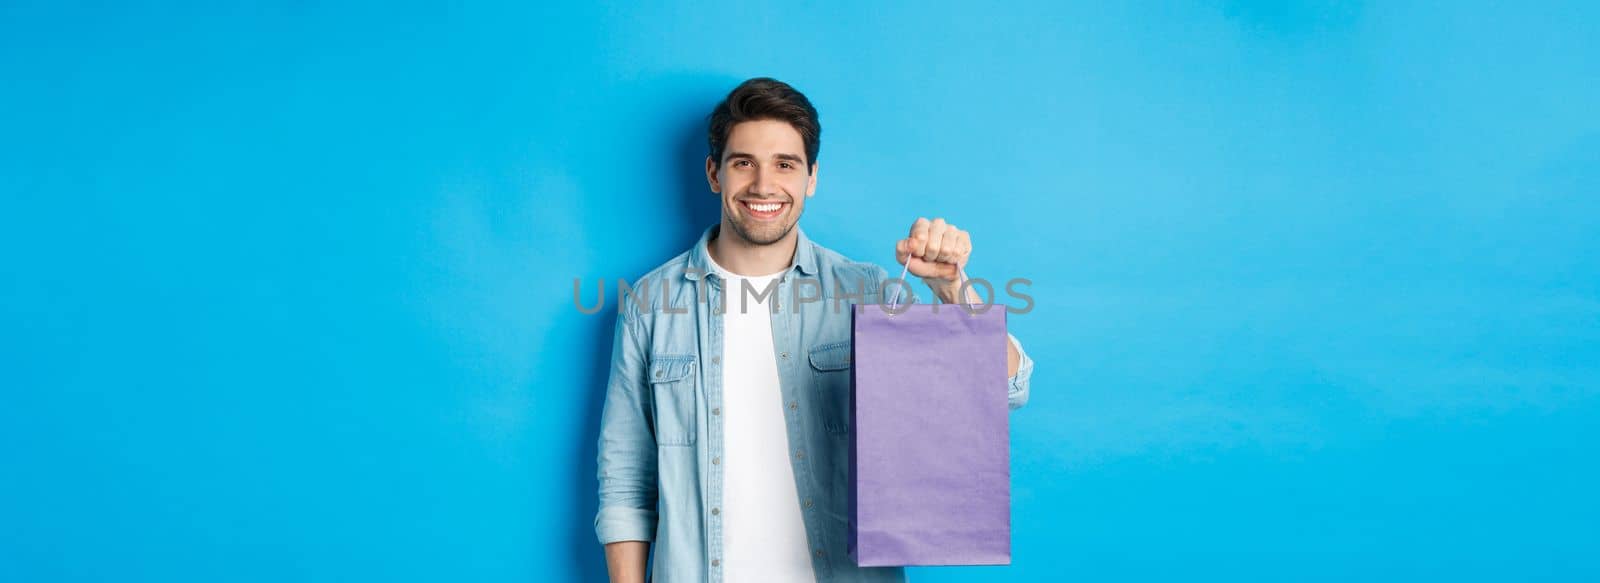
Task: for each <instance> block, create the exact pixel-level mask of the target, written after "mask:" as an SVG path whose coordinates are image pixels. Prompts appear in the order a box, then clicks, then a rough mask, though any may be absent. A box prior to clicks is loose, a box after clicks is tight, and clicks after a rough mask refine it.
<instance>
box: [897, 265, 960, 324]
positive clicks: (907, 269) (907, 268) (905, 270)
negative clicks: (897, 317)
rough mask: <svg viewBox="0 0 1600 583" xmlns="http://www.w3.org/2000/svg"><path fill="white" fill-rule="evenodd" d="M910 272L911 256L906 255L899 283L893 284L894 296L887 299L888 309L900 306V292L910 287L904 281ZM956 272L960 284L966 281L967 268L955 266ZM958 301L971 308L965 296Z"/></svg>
mask: <svg viewBox="0 0 1600 583" xmlns="http://www.w3.org/2000/svg"><path fill="white" fill-rule="evenodd" d="M910 272H911V256H910V255H906V266H905V267H904V268H901V269H900V285H898V286H895V288H894V297H893V299H890V300H889V310H891V311H893V310H894V309H895V308H898V307H900V292H902V291H905V288H907V287H910V285H911V284H910V283H907V282H906V274H907V273H910ZM956 274H957V276H958V277H960V278H961V283H962V284H966V283H967V270H965V269H962V268H960V267H957V268H956ZM958 303H960V304H961V305H964V306H966V307H967V308H968V309H971V308H972V302H969V301H967V298H961V301H960V302H958Z"/></svg>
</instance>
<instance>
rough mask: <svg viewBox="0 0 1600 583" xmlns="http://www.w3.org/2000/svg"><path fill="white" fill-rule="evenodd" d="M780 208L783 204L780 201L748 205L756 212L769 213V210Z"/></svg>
mask: <svg viewBox="0 0 1600 583" xmlns="http://www.w3.org/2000/svg"><path fill="white" fill-rule="evenodd" d="M780 208H783V204H781V203H770V204H753V203H752V204H751V205H750V209H751V210H754V211H756V212H758V213H770V212H772V211H775V210H778V209H780Z"/></svg>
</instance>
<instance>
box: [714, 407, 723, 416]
mask: <svg viewBox="0 0 1600 583" xmlns="http://www.w3.org/2000/svg"><path fill="white" fill-rule="evenodd" d="M711 414H712V415H721V414H722V407H717V408H715V409H712V410H711Z"/></svg>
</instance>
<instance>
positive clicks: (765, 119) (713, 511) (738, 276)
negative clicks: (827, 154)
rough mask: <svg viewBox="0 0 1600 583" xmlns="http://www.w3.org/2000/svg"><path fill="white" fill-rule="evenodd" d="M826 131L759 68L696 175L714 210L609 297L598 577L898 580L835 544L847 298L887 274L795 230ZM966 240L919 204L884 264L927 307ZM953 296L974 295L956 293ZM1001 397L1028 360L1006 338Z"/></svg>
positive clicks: (667, 582)
mask: <svg viewBox="0 0 1600 583" xmlns="http://www.w3.org/2000/svg"><path fill="white" fill-rule="evenodd" d="M821 133H822V128H821V125H820V124H819V123H818V121H817V112H816V109H815V108H813V107H812V105H811V102H810V101H809V100H807V99H806V97H805V96H804V95H802V94H801V93H800V92H799V91H796V90H795V89H794V88H793V87H790V86H789V85H787V84H784V83H782V82H779V81H776V80H773V79H766V78H759V79H751V80H749V81H746V82H744V83H743V84H741V85H739V86H738V87H737V88H735V89H734V90H733V92H731V93H729V94H728V97H727V99H725V100H723V101H722V102H721V103H720V104H718V105H717V107H716V109H715V110H713V111H712V113H711V116H710V128H709V132H708V138H709V142H710V150H711V151H710V155H708V156H707V157H706V168H705V170H706V180H707V181H708V182H709V184H710V186H711V191H712V192H713V193H717V194H718V195H719V196H720V197H721V201H722V205H721V206H722V217H721V221H720V222H719V223H718V224H716V225H714V226H712V227H711V228H709V229H707V230H706V232H705V234H704V235H703V236H701V238H700V241H699V242H698V243H696V244H695V246H694V247H693V248H691V249H689V250H688V251H686V252H684V253H682V254H680V255H678V256H677V257H675V258H673V259H672V260H671V261H668V262H667V263H665V264H663V265H662V266H660V267H658V268H656V269H655V270H653V271H651V272H650V273H648V274H646V275H645V276H644V277H643V278H641V279H640V280H639V281H638V282H637V283H635V285H634V287H635V289H641V286H645V288H647V289H660V290H664V291H662V292H661V293H646V294H641V296H640V299H641V300H642V301H631V302H622V305H621V307H620V308H619V310H618V315H617V325H616V340H615V343H614V345H613V354H612V367H611V376H610V380H609V382H608V383H607V386H606V398H605V408H604V410H603V412H602V413H601V421H600V443H599V447H600V453H599V460H598V462H599V480H600V510H599V513H598V514H597V515H596V517H595V532H596V534H597V535H598V536H599V539H600V542H601V544H603V545H605V555H606V563H607V567H608V569H609V571H610V574H611V579H612V580H613V581H644V580H645V571H646V563H647V558H648V557H649V555H650V547H651V545H652V544H654V547H655V561H654V567H653V569H652V571H651V572H652V573H653V574H654V579H655V580H656V581H659V582H663V583H676V582H680V581H682V582H702V581H703V582H717V581H729V582H734V583H742V582H744V581H757V582H759V583H781V582H790V581H807V582H809V581H903V580H905V575H904V572H903V570H902V569H899V568H860V567H856V566H855V565H854V564H853V563H852V562H851V561H850V559H849V557H848V556H847V555H846V550H845V545H846V542H847V541H846V538H847V528H848V523H847V520H848V518H847V512H848V502H849V501H848V487H849V484H848V482H847V480H848V470H849V468H848V463H849V443H850V441H849V435H850V434H849V432H850V427H849V423H850V410H849V406H850V395H849V388H850V385H849V379H848V370H847V369H848V363H847V362H841V361H839V360H838V359H837V358H832V357H831V355H836V354H838V351H837V350H830V349H833V348H837V347H838V346H839V345H841V343H844V344H847V343H848V342H849V341H850V314H849V312H848V309H849V307H848V306H849V304H851V303H872V302H875V301H877V300H878V299H880V298H881V293H882V291H883V287H884V284H885V282H886V280H887V278H888V273H887V272H886V271H885V270H884V269H883V268H881V267H878V266H876V265H872V264H869V263H858V262H855V261H851V260H849V259H846V258H845V257H844V256H842V255H839V254H838V253H835V252H833V251H830V250H828V249H826V248H823V247H822V246H821V245H818V244H816V243H815V242H812V241H811V240H809V239H808V238H806V236H805V234H804V233H802V232H801V229H800V228H799V222H800V216H801V214H802V213H803V212H804V210H805V205H806V201H808V200H809V199H810V198H811V197H812V196H813V195H814V194H815V193H816V189H817V174H818V169H819V166H818V164H817V152H818V150H819V147H820V144H821ZM971 254H972V243H971V238H970V237H969V235H968V234H967V233H966V232H965V231H962V230H961V229H958V228H956V227H955V225H952V224H949V223H946V222H945V221H944V220H943V219H935V220H932V221H929V220H927V219H925V218H918V219H916V220H915V222H913V223H912V224H911V228H910V232H909V234H908V235H907V236H906V237H905V238H903V239H900V240H899V241H896V242H895V255H896V259H897V260H898V261H900V262H901V263H902V264H904V265H906V268H907V269H908V270H909V271H910V273H912V274H914V275H916V276H918V277H920V278H922V281H923V282H924V283H925V284H926V285H927V286H928V287H929V288H930V290H932V292H933V295H934V296H935V297H937V298H939V301H942V302H945V303H954V302H956V301H958V300H960V299H961V298H959V297H958V294H959V293H961V292H962V289H961V285H960V276H959V274H960V273H961V271H962V269H963V268H964V267H965V266H966V264H967V259H968V258H969V257H970V256H971ZM966 294H967V296H968V297H967V298H966V300H965V301H969V302H981V301H983V300H982V298H980V297H978V294H977V293H976V292H975V291H972V290H970V289H968V290H966ZM1007 352H1008V358H1007V369H1008V371H1009V372H1008V374H1009V375H1011V378H1010V387H1009V391H1010V392H1009V401H1010V405H1011V408H1012V409H1015V408H1017V407H1021V406H1022V405H1023V404H1024V403H1026V402H1027V400H1028V379H1029V376H1030V374H1031V371H1032V368H1033V363H1032V361H1031V360H1029V359H1028V357H1027V355H1025V354H1024V353H1023V352H1022V351H1021V348H1020V347H1019V345H1018V344H1017V342H1016V339H1015V338H1012V339H1011V342H1009V343H1008V345H1007Z"/></svg>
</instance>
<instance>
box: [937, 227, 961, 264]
mask: <svg viewBox="0 0 1600 583" xmlns="http://www.w3.org/2000/svg"><path fill="white" fill-rule="evenodd" d="M960 253H961V231H959V230H956V229H949V230H946V231H945V232H944V237H943V238H942V239H941V241H940V242H939V258H938V259H935V261H938V262H940V263H949V264H952V265H954V264H955V263H956V259H957V258H959V257H960Z"/></svg>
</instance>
